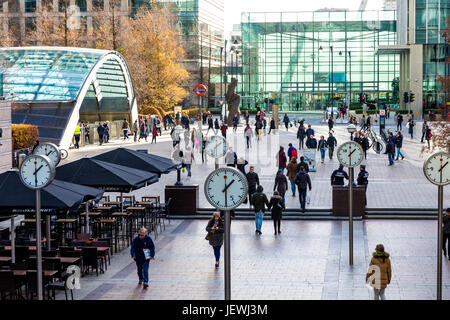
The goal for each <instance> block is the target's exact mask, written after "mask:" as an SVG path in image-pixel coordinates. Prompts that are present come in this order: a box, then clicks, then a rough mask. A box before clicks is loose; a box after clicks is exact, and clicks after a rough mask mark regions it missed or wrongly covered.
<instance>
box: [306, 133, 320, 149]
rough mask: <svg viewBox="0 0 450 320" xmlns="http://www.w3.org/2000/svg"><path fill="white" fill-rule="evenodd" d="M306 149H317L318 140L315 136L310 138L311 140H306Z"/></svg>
mask: <svg viewBox="0 0 450 320" xmlns="http://www.w3.org/2000/svg"><path fill="white" fill-rule="evenodd" d="M306 147H307V148H310V149H316V148H317V140H316V138H314V136H313V135H311V136H309V139H308V140H306Z"/></svg>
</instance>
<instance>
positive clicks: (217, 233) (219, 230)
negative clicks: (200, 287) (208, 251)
mask: <svg viewBox="0 0 450 320" xmlns="http://www.w3.org/2000/svg"><path fill="white" fill-rule="evenodd" d="M206 231H207V232H208V234H207V235H206V238H205V239H206V240H208V242H209V245H210V246H211V247H213V249H214V256H215V258H216V264H215V267H216V269H217V268H219V260H220V248H221V247H222V244H223V234H224V232H225V224H224V222H223V220H222V218H221V217H220V213H219V212H214V214H213V217H212V218H211V219H209V221H208V224H207V226H206Z"/></svg>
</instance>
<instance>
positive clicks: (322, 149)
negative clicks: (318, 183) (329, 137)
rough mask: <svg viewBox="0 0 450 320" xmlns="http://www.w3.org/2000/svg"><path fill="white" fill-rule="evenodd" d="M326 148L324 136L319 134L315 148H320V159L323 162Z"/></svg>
mask: <svg viewBox="0 0 450 320" xmlns="http://www.w3.org/2000/svg"><path fill="white" fill-rule="evenodd" d="M327 148H328V145H327V141H326V140H325V137H324V136H320V140H319V143H318V145H317V150H320V161H321V162H322V163H323V162H324V160H325V150H326V149H327Z"/></svg>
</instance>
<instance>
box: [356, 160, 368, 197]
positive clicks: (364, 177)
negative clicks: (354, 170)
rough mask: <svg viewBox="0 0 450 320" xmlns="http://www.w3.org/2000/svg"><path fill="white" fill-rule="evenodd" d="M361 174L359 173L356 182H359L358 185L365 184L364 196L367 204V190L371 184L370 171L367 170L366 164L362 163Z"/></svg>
mask: <svg viewBox="0 0 450 320" xmlns="http://www.w3.org/2000/svg"><path fill="white" fill-rule="evenodd" d="M359 170H360V171H359V174H358V178H357V179H356V182H357V183H358V186H364V197H365V203H366V206H367V196H366V192H367V185H368V184H369V180H368V178H369V173H368V172H367V171H366V165H365V164H362V165H361V166H360V167H359Z"/></svg>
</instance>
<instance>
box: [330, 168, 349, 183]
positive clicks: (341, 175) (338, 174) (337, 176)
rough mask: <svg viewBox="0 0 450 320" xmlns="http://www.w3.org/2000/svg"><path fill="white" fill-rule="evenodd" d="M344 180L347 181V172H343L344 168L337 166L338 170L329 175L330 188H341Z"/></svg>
mask: <svg viewBox="0 0 450 320" xmlns="http://www.w3.org/2000/svg"><path fill="white" fill-rule="evenodd" d="M344 179H347V180H348V179H349V177H348V174H347V172H345V171H344V166H343V165H342V164H340V165H339V168H338V169H336V170H334V171H333V173H332V174H331V185H332V186H343V185H344Z"/></svg>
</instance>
